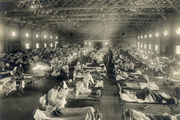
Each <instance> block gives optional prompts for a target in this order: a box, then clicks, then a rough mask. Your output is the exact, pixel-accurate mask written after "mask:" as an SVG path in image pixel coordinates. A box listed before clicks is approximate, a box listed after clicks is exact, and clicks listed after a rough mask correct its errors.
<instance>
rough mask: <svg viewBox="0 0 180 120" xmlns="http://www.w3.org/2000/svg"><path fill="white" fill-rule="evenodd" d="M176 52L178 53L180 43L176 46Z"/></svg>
mask: <svg viewBox="0 0 180 120" xmlns="http://www.w3.org/2000/svg"><path fill="white" fill-rule="evenodd" d="M176 54H180V45H177V46H176Z"/></svg>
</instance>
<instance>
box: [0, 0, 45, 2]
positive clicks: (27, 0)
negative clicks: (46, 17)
mask: <svg viewBox="0 0 180 120" xmlns="http://www.w3.org/2000/svg"><path fill="white" fill-rule="evenodd" d="M30 1H32V0H1V2H30ZM33 1H43V0H33Z"/></svg>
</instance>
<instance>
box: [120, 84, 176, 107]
mask: <svg viewBox="0 0 180 120" xmlns="http://www.w3.org/2000/svg"><path fill="white" fill-rule="evenodd" d="M120 96H121V99H122V100H124V101H128V102H150V103H153V102H158V103H163V102H166V103H169V104H176V103H175V101H176V100H175V98H171V97H170V96H169V95H167V94H165V93H155V92H154V91H152V90H151V89H149V88H147V87H146V88H144V89H143V90H142V91H140V92H130V91H128V90H123V93H120Z"/></svg>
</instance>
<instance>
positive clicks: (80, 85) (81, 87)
mask: <svg viewBox="0 0 180 120" xmlns="http://www.w3.org/2000/svg"><path fill="white" fill-rule="evenodd" d="M85 86H86V81H85V79H84V78H83V79H81V81H79V82H77V83H76V88H75V96H76V97H78V96H79V95H80V94H85V93H90V92H92V91H91V90H90V89H88V88H86V87H85Z"/></svg>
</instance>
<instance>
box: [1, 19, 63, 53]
mask: <svg viewBox="0 0 180 120" xmlns="http://www.w3.org/2000/svg"><path fill="white" fill-rule="evenodd" d="M22 25H23V24H22V23H20V22H18V21H13V22H11V23H10V24H9V25H6V22H4V23H0V31H1V32H0V52H4V51H5V52H7V53H11V52H16V51H19V50H22V51H23V50H26V44H29V49H36V44H37V43H38V44H39V48H44V43H47V47H50V44H51V43H52V44H53V46H52V47H53V48H54V47H55V42H58V44H57V45H56V47H59V43H60V42H59V35H58V34H57V33H56V34H54V33H52V32H48V31H47V30H42V29H41V28H38V27H37V28H36V29H35V30H34V29H33V26H32V25H31V24H27V25H26V26H25V27H23V28H22ZM13 32H14V33H15V34H14V36H13ZM26 34H28V36H26ZM36 34H37V35H38V38H37V37H36ZM44 35H46V38H44ZM50 36H52V39H51V37H50ZM56 36H57V39H56Z"/></svg>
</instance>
